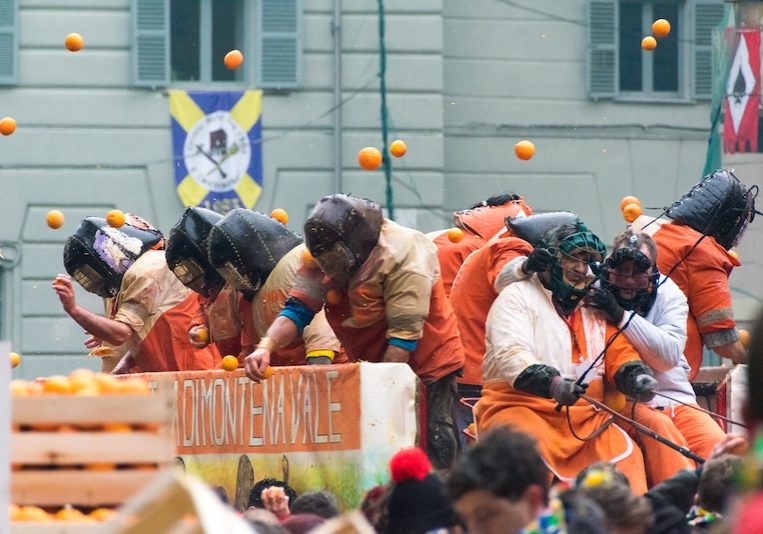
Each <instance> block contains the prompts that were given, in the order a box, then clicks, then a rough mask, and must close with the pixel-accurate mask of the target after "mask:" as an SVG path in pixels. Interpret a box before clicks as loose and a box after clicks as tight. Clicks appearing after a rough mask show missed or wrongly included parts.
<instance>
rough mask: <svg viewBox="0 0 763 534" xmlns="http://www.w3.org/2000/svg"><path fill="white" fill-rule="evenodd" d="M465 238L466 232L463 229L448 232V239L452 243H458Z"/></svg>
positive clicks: (453, 229)
mask: <svg viewBox="0 0 763 534" xmlns="http://www.w3.org/2000/svg"><path fill="white" fill-rule="evenodd" d="M463 238H464V231H463V230H461V228H451V229H450V230H448V239H449V240H450V242H451V243H458V242H459V241H461V240H462V239H463Z"/></svg>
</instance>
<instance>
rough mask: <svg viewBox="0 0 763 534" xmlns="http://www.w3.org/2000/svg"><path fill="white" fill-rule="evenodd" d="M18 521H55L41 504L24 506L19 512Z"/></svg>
mask: <svg viewBox="0 0 763 534" xmlns="http://www.w3.org/2000/svg"><path fill="white" fill-rule="evenodd" d="M18 521H44V522H49V521H53V519H51V517H50V516H49V515H48V513H47V512H46V511H45V510H43V509H42V508H40V507H39V506H22V507H21V509H20V510H19V512H18Z"/></svg>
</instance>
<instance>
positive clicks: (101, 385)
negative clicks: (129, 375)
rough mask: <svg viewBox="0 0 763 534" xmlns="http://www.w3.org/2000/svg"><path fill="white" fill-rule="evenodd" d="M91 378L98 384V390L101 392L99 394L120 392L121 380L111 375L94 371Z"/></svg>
mask: <svg viewBox="0 0 763 534" xmlns="http://www.w3.org/2000/svg"><path fill="white" fill-rule="evenodd" d="M93 379H94V380H95V383H96V384H98V390H99V391H100V392H101V395H116V394H118V393H119V392H120V391H119V390H120V388H121V384H120V382H121V381H120V380H119V379H118V378H116V377H114V376H113V375H109V374H106V373H96V375H95V376H94V377H93Z"/></svg>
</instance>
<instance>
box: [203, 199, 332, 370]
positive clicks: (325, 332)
mask: <svg viewBox="0 0 763 534" xmlns="http://www.w3.org/2000/svg"><path fill="white" fill-rule="evenodd" d="M207 252H208V254H209V261H210V262H211V264H212V265H213V266H214V267H215V268H216V269H217V270H218V272H219V273H220V274H221V275H222V276H223V278H225V280H226V281H227V283H228V285H229V286H231V287H232V288H233V289H235V290H236V291H237V292H238V293H239V294H241V296H242V297H241V300H240V301H239V311H240V316H241V317H242V329H243V332H244V336H245V337H244V341H242V345H244V346H250V345H251V346H252V347H254V346H255V345H257V343H259V342H260V341H261V340H262V338H263V336H265V332H266V331H267V329H268V327H269V326H270V324H271V323H272V322H273V321H274V320H275V319H276V317H278V315H279V314H280V313H281V311H282V310H283V309H284V306H285V304H286V302H287V299H288V298H289V293H290V291H291V290H292V288H293V286H294V283H295V280H296V278H297V275H298V272H299V270H300V269H301V268H302V267H303V265H304V263H305V256H306V252H307V251H306V249H305V245H304V244H303V243H302V240H301V239H300V237H299V236H298V235H297V234H295V233H293V232H292V231H290V230H289V229H288V228H286V226H284V225H283V224H281V223H280V222H278V221H276V220H275V219H273V218H272V217H268V216H267V215H264V214H262V213H259V212H256V211H252V210H246V209H242V208H237V209H234V210H231V211H230V212H229V213H228V214H227V215H226V216H225V217H223V218H222V219H221V220H220V221H218V222H217V223H216V224H215V225H214V226H213V227H212V229H211V230H210V232H209V243H208V251H207ZM250 352H251V350H249V352H247V353H246V354H242V355H241V358H240V361H241V362H243V359H244V358H245V357H246V356H247V355H248V354H249V353H250ZM346 361H347V360H346V357H345V355H344V352H343V351H342V350H341V346H340V344H339V341H338V340H337V337H336V335H335V334H334V331H333V330H332V329H331V326H329V323H328V322H327V321H326V317H325V315H324V314H323V313H319V314H318V315H317V316H316V317H315V320H314V321H313V322H312V323H311V324H310V325H309V326H308V327H306V328H305V329H304V330H303V331H302V335H301V336H298V337H297V338H295V339H294V340H292V342H291V343H288V344H282V345H280V346H279V348H278V350H277V351H275V352H274V354H273V358H272V363H273V365H304V364H308V365H326V364H331V363H344V362H346Z"/></svg>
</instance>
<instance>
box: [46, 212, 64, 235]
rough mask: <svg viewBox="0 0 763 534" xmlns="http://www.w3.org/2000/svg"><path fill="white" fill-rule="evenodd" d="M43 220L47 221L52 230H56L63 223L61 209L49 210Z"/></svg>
mask: <svg viewBox="0 0 763 534" xmlns="http://www.w3.org/2000/svg"><path fill="white" fill-rule="evenodd" d="M45 222H47V223H48V227H49V228H52V229H53V230H58V229H59V228H61V227H62V226H63V225H64V213H63V212H62V211H61V210H50V211H49V212H48V215H47V217H45Z"/></svg>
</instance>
